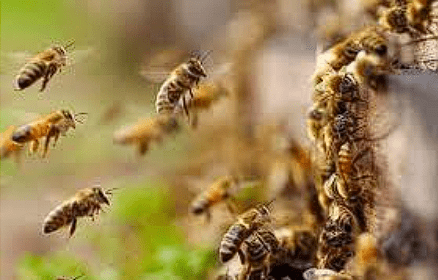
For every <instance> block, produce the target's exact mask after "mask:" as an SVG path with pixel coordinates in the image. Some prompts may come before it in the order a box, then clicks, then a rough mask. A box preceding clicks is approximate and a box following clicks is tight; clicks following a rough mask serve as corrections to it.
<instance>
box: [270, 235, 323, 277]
mask: <svg viewBox="0 0 438 280" xmlns="http://www.w3.org/2000/svg"><path fill="white" fill-rule="evenodd" d="M285 230H286V231H283V234H282V235H280V236H279V237H278V240H279V244H280V248H281V249H282V250H283V256H282V257H283V259H285V260H286V262H287V264H288V266H290V267H293V268H295V269H299V270H305V269H308V268H309V267H311V266H312V264H313V261H314V258H315V253H316V248H317V239H316V236H315V234H314V231H313V230H312V229H310V228H286V229H285Z"/></svg>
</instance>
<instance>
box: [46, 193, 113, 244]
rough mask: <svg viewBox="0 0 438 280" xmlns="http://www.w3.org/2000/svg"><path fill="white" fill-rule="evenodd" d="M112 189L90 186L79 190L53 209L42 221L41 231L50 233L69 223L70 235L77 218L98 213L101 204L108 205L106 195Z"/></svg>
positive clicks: (92, 216)
mask: <svg viewBox="0 0 438 280" xmlns="http://www.w3.org/2000/svg"><path fill="white" fill-rule="evenodd" d="M113 190H114V189H110V190H106V191H104V190H103V189H102V188H101V187H92V188H86V189H81V190H79V191H78V192H77V193H76V194H75V196H73V197H72V198H70V199H68V200H66V201H64V202H63V203H61V204H60V205H58V206H57V207H56V208H55V209H53V210H52V211H51V212H50V213H49V214H48V215H47V217H46V218H45V219H44V222H43V233H44V234H50V233H52V232H54V231H57V230H59V229H60V228H62V227H64V226H68V225H70V237H71V236H73V234H74V232H75V230H76V223H77V219H78V218H80V217H85V216H88V217H91V219H92V220H94V216H95V215H98V214H99V212H100V211H101V210H102V207H101V205H102V204H107V205H108V206H109V205H110V202H109V200H108V197H107V195H110V194H112V191H113Z"/></svg>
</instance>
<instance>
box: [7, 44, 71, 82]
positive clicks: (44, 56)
mask: <svg viewBox="0 0 438 280" xmlns="http://www.w3.org/2000/svg"><path fill="white" fill-rule="evenodd" d="M73 44H74V41H72V42H70V43H67V44H66V45H65V46H60V45H54V46H52V47H50V48H49V49H47V50H45V51H43V52H41V53H39V54H37V55H36V56H35V57H33V58H32V59H30V61H29V62H27V63H26V64H25V65H24V66H23V68H21V70H20V72H19V74H18V75H17V76H16V78H15V85H14V87H15V90H23V89H25V88H27V87H29V86H31V85H32V84H33V83H35V82H36V81H38V80H39V79H43V82H42V85H41V88H40V91H44V89H45V88H46V86H47V83H48V82H49V81H50V79H51V78H52V77H53V75H55V73H56V72H57V71H58V70H59V71H61V68H62V67H64V66H65V65H66V64H67V50H68V49H69V48H70V47H72V46H73Z"/></svg>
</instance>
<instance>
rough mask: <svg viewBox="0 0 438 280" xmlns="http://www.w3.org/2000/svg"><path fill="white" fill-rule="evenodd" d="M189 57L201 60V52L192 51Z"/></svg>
mask: <svg viewBox="0 0 438 280" xmlns="http://www.w3.org/2000/svg"><path fill="white" fill-rule="evenodd" d="M190 56H191V57H194V58H196V59H200V58H201V52H200V51H199V50H194V51H191V52H190Z"/></svg>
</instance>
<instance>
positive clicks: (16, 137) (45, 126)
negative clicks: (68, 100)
mask: <svg viewBox="0 0 438 280" xmlns="http://www.w3.org/2000/svg"><path fill="white" fill-rule="evenodd" d="M86 114H87V113H77V114H72V113H71V112H70V111H68V110H59V111H54V112H52V113H50V114H48V115H46V116H43V117H41V118H39V119H37V120H35V121H33V122H31V123H29V124H25V125H22V126H20V127H18V128H17V129H16V130H15V131H14V133H13V134H12V137H11V139H12V140H13V141H14V142H16V143H19V144H24V143H26V142H30V146H29V147H30V151H31V152H32V153H34V152H36V151H37V150H38V147H39V139H40V138H43V137H45V143H44V147H43V152H42V156H43V157H45V156H46V154H47V151H48V148H49V143H50V140H51V138H54V142H53V145H55V144H56V142H57V141H58V138H59V136H60V135H61V134H62V135H65V134H66V132H67V131H68V130H69V129H70V128H73V129H75V128H76V122H78V123H83V121H82V120H80V119H78V118H77V117H78V116H80V115H86Z"/></svg>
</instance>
